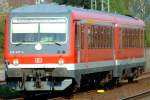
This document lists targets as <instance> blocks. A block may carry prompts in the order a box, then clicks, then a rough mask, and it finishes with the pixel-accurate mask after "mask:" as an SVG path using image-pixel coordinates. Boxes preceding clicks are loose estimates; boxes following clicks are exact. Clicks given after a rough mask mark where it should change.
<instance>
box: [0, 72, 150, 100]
mask: <svg viewBox="0 0 150 100" xmlns="http://www.w3.org/2000/svg"><path fill="white" fill-rule="evenodd" d="M147 78H148V79H149V78H150V72H148V73H144V74H143V75H142V76H141V77H139V78H138V79H136V80H144V79H147ZM124 83H125V84H127V82H123V84H124ZM130 85H131V84H130ZM123 86H125V87H127V86H126V85H123ZM115 89H117V88H115ZM115 89H112V90H111V91H115ZM108 92H109V91H107V92H105V93H104V94H107V93H108ZM137 93H138V92H137ZM82 94H84V95H85V94H87V95H88V94H90V95H91V94H96V89H85V90H79V91H78V92H76V93H73V95H72V96H71V97H65V96H63V95H62V94H60V93H38V94H34V95H30V98H32V99H39V98H40V99H42V100H47V98H48V100H66V99H67V100H68V99H69V100H70V98H71V100H74V99H75V100H77V99H78V100H80V99H79V98H80V97H81V98H82ZM108 94H109V93H108ZM148 95H150V90H149V91H146V92H142V93H138V94H137V95H134V96H130V97H127V96H128V95H127V96H126V98H123V99H119V100H140V99H134V98H133V97H136V98H137V97H138V98H143V97H145V96H148ZM26 96H28V95H26ZM76 97H78V98H77V99H76ZM123 97H125V96H123ZM72 98H73V99H72ZM24 99H25V100H29V99H28V98H27V99H26V97H25V98H24V97H23V98H16V100H24ZM0 100H1V99H0ZM82 100H84V99H82ZM86 100H87V99H86ZM88 100H91V99H88ZM94 100H95V99H94ZM96 100H97V99H96ZM106 100H107V99H106ZM112 100H113V99H112ZM143 100H145V99H143ZM148 100H149V99H148Z"/></svg>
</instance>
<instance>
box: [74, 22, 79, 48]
mask: <svg viewBox="0 0 150 100" xmlns="http://www.w3.org/2000/svg"><path fill="white" fill-rule="evenodd" d="M79 35H80V25H79V24H77V23H76V25H75V47H76V48H79V47H80V36H79Z"/></svg>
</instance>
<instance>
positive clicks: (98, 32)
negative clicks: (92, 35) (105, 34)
mask: <svg viewBox="0 0 150 100" xmlns="http://www.w3.org/2000/svg"><path fill="white" fill-rule="evenodd" d="M97 46H98V48H100V26H97Z"/></svg>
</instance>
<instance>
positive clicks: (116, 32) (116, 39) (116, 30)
mask: <svg viewBox="0 0 150 100" xmlns="http://www.w3.org/2000/svg"><path fill="white" fill-rule="evenodd" d="M118 35H119V28H118V26H117V24H116V25H115V27H114V63H115V67H114V73H113V74H114V77H118V60H119V59H118V58H119V37H118Z"/></svg>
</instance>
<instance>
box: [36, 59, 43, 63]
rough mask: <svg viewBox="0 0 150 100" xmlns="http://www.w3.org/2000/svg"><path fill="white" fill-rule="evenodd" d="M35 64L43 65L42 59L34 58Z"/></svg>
mask: <svg viewBox="0 0 150 100" xmlns="http://www.w3.org/2000/svg"><path fill="white" fill-rule="evenodd" d="M35 63H37V64H40V63H43V58H35Z"/></svg>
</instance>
